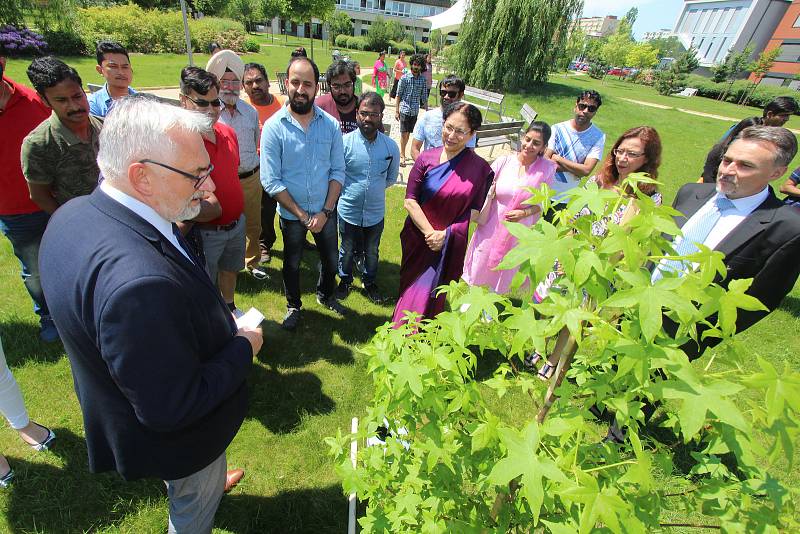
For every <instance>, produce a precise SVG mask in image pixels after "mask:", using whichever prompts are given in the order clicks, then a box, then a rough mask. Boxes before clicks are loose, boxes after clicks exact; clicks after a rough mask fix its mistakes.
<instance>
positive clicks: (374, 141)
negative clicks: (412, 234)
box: [336, 92, 400, 303]
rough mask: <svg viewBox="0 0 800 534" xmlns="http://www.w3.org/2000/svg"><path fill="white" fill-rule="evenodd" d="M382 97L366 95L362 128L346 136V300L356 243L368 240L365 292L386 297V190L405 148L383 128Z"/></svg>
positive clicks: (359, 116) (342, 270) (341, 293)
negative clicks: (379, 281) (379, 278)
mask: <svg viewBox="0 0 800 534" xmlns="http://www.w3.org/2000/svg"><path fill="white" fill-rule="evenodd" d="M384 107H385V106H384V103H383V99H382V98H381V97H380V96H378V94H377V93H372V92H369V93H365V94H364V96H362V97H361V100H359V102H358V106H357V108H356V122H357V123H358V129H357V130H355V131H353V132H350V133H349V134H347V135H345V136H344V163H345V180H344V187H343V188H342V196H341V197H340V198H339V235H340V237H341V245H340V248H339V287H338V288H337V290H336V297H337V298H338V299H344V298H346V297H347V295H348V294H349V293H350V286H351V284H352V283H353V245H354V242H355V241H362V240H363V243H364V252H365V262H364V275H363V276H362V278H361V280H362V281H363V282H364V290H365V291H366V293H367V296H368V297H369V299H370V300H371V301H372V302H375V303H380V302H382V301H383V297H382V296H381V295H380V292H379V291H378V286H377V285H376V284H375V277H376V275H377V271H378V246H379V245H380V242H381V233H382V232H383V216H384V212H385V211H386V197H385V190H386V189H387V188H388V187H390V186H391V185H392V184H394V183H395V182H396V181H397V173H398V171H399V169H400V150H399V149H398V148H397V143H395V142H394V141H393V140H392V139H391V138H390V137H389V136H387V135H385V134H382V133H381V132H379V131H378V129H379V127H380V125H381V121H382V120H383V110H384Z"/></svg>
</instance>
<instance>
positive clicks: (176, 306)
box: [40, 96, 262, 533]
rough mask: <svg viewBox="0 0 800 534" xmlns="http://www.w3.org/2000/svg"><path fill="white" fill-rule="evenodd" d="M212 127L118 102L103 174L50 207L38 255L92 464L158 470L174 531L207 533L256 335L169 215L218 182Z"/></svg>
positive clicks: (140, 102)
mask: <svg viewBox="0 0 800 534" xmlns="http://www.w3.org/2000/svg"><path fill="white" fill-rule="evenodd" d="M210 127H211V124H210V121H209V119H208V118H206V117H205V116H204V115H202V114H199V113H193V112H190V111H186V110H183V109H180V108H178V107H174V106H169V105H165V104H160V103H157V102H155V101H154V100H151V99H147V98H145V97H136V96H134V97H126V98H125V99H122V100H119V101H118V102H117V103H116V105H115V108H114V111H113V112H111V113H110V114H109V115H108V118H107V119H106V121H105V126H104V129H103V132H102V134H101V137H100V151H99V153H98V164H99V167H100V170H101V171H102V174H103V177H104V181H103V182H102V184H101V186H100V187H98V188H97V189H96V190H95V191H94V192H93V193H92V194H91V195H88V196H84V197H80V198H76V199H74V200H73V201H70V202H68V203H66V204H65V205H64V206H63V207H61V208H60V209H59V210H58V211H57V212H56V215H55V216H54V217H52V218H51V219H50V223H49V225H48V227H47V230H46V231H45V234H44V238H43V240H42V247H41V253H40V266H41V277H42V286H43V287H44V292H45V294H46V295H47V299H48V303H50V305H51V313H52V315H53V319H54V320H55V323H56V326H57V327H58V329H59V331H60V332H63V336H62V340H63V341H64V346H65V348H66V350H67V354H68V356H69V359H70V363H71V366H72V373H73V379H74V382H75V391H76V393H77V396H78V400H79V402H80V405H81V410H82V411H83V418H84V426H85V432H86V444H87V448H88V453H89V467H90V469H91V470H92V471H93V472H101V471H109V470H115V471H117V472H119V473H120V474H121V475H122V476H123V478H125V479H126V480H131V479H137V478H141V477H158V478H161V479H163V480H164V481H165V482H166V484H167V492H168V495H169V502H170V513H169V531H170V532H187V533H188V532H192V533H206V532H209V533H210V532H211V528H212V526H213V521H214V514H215V513H216V509H217V506H218V505H219V501H220V498H221V497H222V492H223V489H224V487H225V486H226V463H225V449H226V448H227V446H228V445H229V444H230V442H231V441H232V440H233V437H234V436H235V435H236V433H237V431H238V429H239V426H240V425H241V423H242V421H243V419H244V417H245V415H246V412H247V390H246V386H245V379H246V377H247V374H248V371H249V370H250V366H251V363H252V359H253V355H254V354H256V353H258V351H259V349H260V348H261V344H262V337H261V330H260V329H237V327H236V323H235V321H234V320H233V317H232V315H231V313H230V311H229V310H228V307H227V306H226V305H225V302H224V301H223V300H222V297H221V295H220V292H219V290H217V288H216V287H215V285H214V283H213V282H212V281H211V279H210V278H209V277H208V275H207V274H206V272H205V270H204V269H203V265H202V263H201V262H200V261H199V260H198V258H197V257H195V256H194V254H193V253H192V251H191V249H190V248H189V247H188V246H187V244H186V242H185V241H184V240H183V238H182V237H181V236H180V233H179V232H178V231H177V227H176V226H175V224H174V223H175V222H177V221H182V220H188V219H192V218H193V217H195V216H196V215H197V213H198V212H199V211H200V209H201V207H202V204H203V203H204V202H205V200H204V198H205V196H206V195H207V194H208V193H209V192H211V191H213V190H214V183H213V181H212V180H211V179H210V178H209V174H210V173H211V169H212V167H211V165H210V163H209V157H208V154H207V153H206V150H205V148H204V147H203V139H202V137H201V135H202V133H203V132H206V131H208V130H209V129H210ZM237 476H238V477H239V478H241V471H240V470H239V471H238V473H237Z"/></svg>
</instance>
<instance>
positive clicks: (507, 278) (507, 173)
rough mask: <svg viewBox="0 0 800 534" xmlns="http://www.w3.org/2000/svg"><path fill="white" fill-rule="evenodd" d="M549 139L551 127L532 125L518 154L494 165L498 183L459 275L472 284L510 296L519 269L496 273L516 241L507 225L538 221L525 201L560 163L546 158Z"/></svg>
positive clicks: (534, 209)
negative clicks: (533, 189) (512, 283)
mask: <svg viewBox="0 0 800 534" xmlns="http://www.w3.org/2000/svg"><path fill="white" fill-rule="evenodd" d="M549 139H550V126H549V125H548V124H547V123H545V122H539V121H535V122H532V123H531V125H530V126H529V127H528V130H527V131H526V132H525V136H524V137H523V139H522V146H521V147H520V150H519V152H517V153H516V154H509V155H507V156H503V157H500V158H497V159H496V160H495V162H494V163H493V164H492V170H493V171H494V175H495V180H494V183H493V184H492V186H491V188H489V194H488V195H486V201H485V202H484V204H483V208H482V209H481V211H480V213H479V214H477V216H476V217H475V218H474V219H473V220H474V221H475V222H476V223H477V225H478V227H477V228H476V229H475V233H474V234H473V236H472V241H470V244H469V248H468V249H467V255H466V261H465V262H464V273H463V274H462V276H461V277H462V278H463V279H464V281H466V282H467V283H468V284H470V285H480V286H485V287H488V288H489V290H491V291H493V292H495V293H500V294H503V293H507V292H508V290H509V287H510V285H511V279H512V278H513V277H514V275H515V274H516V272H517V269H508V270H496V269H497V266H498V265H499V264H500V261H501V260H502V259H503V257H504V256H505V255H506V254H507V253H508V251H509V250H511V249H512V248H513V247H514V246H515V245H516V243H517V239H516V238H515V237H514V236H513V235H511V234H510V233H509V231H508V229H507V228H506V226H505V223H506V222H518V223H520V224H524V225H526V226H532V225H533V224H535V223H536V221H537V220H539V214H540V213H541V211H542V210H541V208H540V207H539V206H530V205H528V204H526V203H525V202H526V201H527V200H528V199H529V198H530V197H531V192H530V190H529V189H530V188H539V187H540V186H541V185H542V184H548V185H550V184H552V183H553V178H554V176H555V173H556V164H555V162H553V161H550V160H549V159H546V158H544V157H542V154H544V150H545V148H547V141H548V140H549Z"/></svg>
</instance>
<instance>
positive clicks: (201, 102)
mask: <svg viewBox="0 0 800 534" xmlns="http://www.w3.org/2000/svg"><path fill="white" fill-rule="evenodd" d="M183 96H185V97H186V98H188V99H189V100H191V101H192V102H194V105H195V106H197V107H199V108H207V107H208V106H214V107H215V108H218V107H220V106H222V100H220V99H219V98H216V99H214V100H203V99H199V100H195V99H194V98H192V97H191V96H189V95H183Z"/></svg>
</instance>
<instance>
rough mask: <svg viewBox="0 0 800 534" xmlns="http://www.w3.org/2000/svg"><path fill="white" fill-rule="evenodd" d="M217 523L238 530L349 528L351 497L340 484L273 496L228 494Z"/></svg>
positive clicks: (241, 532)
mask: <svg viewBox="0 0 800 534" xmlns="http://www.w3.org/2000/svg"><path fill="white" fill-rule="evenodd" d="M215 524H216V527H217V528H222V529H225V530H226V531H229V532H234V533H236V534H249V533H281V534H283V533H298V532H308V533H314V534H318V533H323V532H345V531H346V530H347V499H346V497H345V496H344V494H343V493H342V489H341V487H340V486H327V487H325V488H315V489H301V490H292V491H286V492H283V493H279V494H278V495H275V496H272V497H256V496H253V495H228V496H226V497H225V498H223V499H222V503H221V504H220V507H219V510H218V511H217V519H216V523H215Z"/></svg>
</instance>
